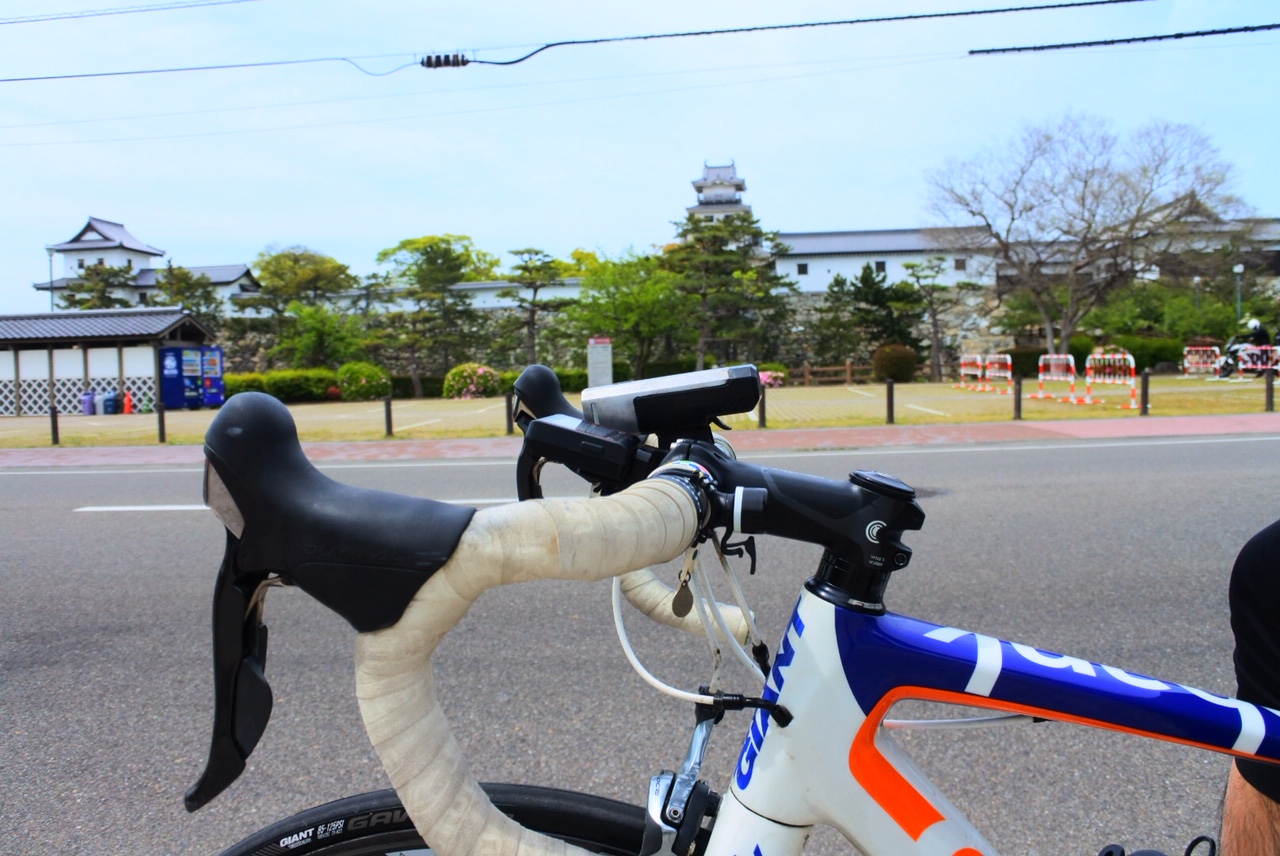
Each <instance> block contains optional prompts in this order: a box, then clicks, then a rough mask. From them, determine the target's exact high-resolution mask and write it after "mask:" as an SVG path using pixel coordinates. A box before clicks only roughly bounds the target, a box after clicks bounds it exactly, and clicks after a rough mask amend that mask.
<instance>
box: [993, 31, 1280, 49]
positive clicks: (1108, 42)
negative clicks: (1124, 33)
mask: <svg viewBox="0 0 1280 856" xmlns="http://www.w3.org/2000/svg"><path fill="white" fill-rule="evenodd" d="M1264 30H1280V24H1258V25H1257V26H1253V27H1230V28H1228V29H1223V30H1196V31H1195V32H1190V33H1167V34H1165V35H1162V36H1134V37H1132V38H1128V39H1099V40H1097V41H1092V42H1066V43H1063V44H1058V45H1029V46H1026V47H1019V48H983V49H982V50H973V51H969V55H970V56H979V55H983V54H1001V53H1031V52H1034V51H1061V50H1068V49H1069V48H1105V47H1111V46H1112V45H1133V44H1138V43H1139V42H1166V41H1170V40H1172V39H1199V38H1204V37H1206V36H1230V35H1234V34H1236V33H1259V32H1262V31H1264Z"/></svg>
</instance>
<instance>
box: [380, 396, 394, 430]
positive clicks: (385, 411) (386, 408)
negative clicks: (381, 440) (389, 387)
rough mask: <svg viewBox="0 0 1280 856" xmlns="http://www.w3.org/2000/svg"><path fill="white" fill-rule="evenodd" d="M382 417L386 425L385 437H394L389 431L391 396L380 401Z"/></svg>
mask: <svg viewBox="0 0 1280 856" xmlns="http://www.w3.org/2000/svg"><path fill="white" fill-rule="evenodd" d="M382 415H383V418H384V420H385V421H386V424H387V436H388V437H394V436H395V433H394V432H393V431H392V430H391V396H389V395H388V396H385V397H384V398H383V399H382Z"/></svg>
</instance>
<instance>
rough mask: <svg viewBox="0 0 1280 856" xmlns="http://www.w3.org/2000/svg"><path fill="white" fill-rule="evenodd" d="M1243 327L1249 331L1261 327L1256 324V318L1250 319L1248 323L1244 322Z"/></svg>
mask: <svg viewBox="0 0 1280 856" xmlns="http://www.w3.org/2000/svg"><path fill="white" fill-rule="evenodd" d="M1245 326H1246V327H1248V328H1249V329H1250V330H1257V329H1258V328H1259V327H1261V326H1262V325H1261V324H1260V323H1258V319H1257V318H1250V319H1249V320H1248V321H1246V322H1245Z"/></svg>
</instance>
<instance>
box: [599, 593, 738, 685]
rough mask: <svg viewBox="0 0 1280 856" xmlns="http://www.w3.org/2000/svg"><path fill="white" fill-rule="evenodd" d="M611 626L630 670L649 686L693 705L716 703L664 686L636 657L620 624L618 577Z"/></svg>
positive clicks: (624, 626) (620, 594) (620, 609)
mask: <svg viewBox="0 0 1280 856" xmlns="http://www.w3.org/2000/svg"><path fill="white" fill-rule="evenodd" d="M613 626H614V627H615V628H617V631H618V641H619V642H621V643H622V653H624V654H626V655H627V662H629V663H630V664H631V668H633V669H635V670H636V674H637V675H639V676H640V677H641V679H642V680H643V681H644V682H645V683H647V684H648V685H649V686H651V687H653V688H654V689H655V690H657V691H658V692H660V693H665V694H667V695H669V696H671V697H672V698H677V699H680V700H681V701H688V702H693V703H694V704H715V703H716V700H715V699H714V698H712V697H711V696H709V695H702V694H700V693H690V692H685V691H684V690H678V689H676V688H675V687H673V686H669V685H667V684H664V683H663V682H662V681H660V680H658V679H657V678H655V677H654V676H653V675H652V674H651V673H650V672H649V670H648V669H646V668H645V667H644V665H643V664H642V663H641V662H640V660H639V658H637V657H636V652H635V651H634V650H633V649H632V647H631V640H630V639H628V638H627V628H626V625H625V624H623V623H622V580H621V579H620V578H618V577H614V578H613Z"/></svg>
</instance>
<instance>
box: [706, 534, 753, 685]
mask: <svg viewBox="0 0 1280 856" xmlns="http://www.w3.org/2000/svg"><path fill="white" fill-rule="evenodd" d="M717 553H718V551H717ZM721 558H723V557H721ZM693 573H694V578H695V579H697V580H698V584H699V588H702V589H705V590H706V591H705V595H706V598H707V601H708V603H709V605H710V607H711V613H712V615H713V616H714V617H715V620H716V626H717V627H719V628H720V632H721V633H722V634H723V635H724V638H725V639H726V640H727V642H728V645H729V649H730V650H731V651H733V653H734V656H736V657H737V658H738V659H739V660H740V661H741V662H742V663H743V664H744V665H745V666H746V667H747V669H748V670H750V672H751V674H753V675H755V676H756V678H757V679H759V681H760V683H761V684H764V672H762V671H760V666H759V664H758V663H756V661H755V660H754V659H752V657H751V655H750V654H748V653H747V649H745V648H743V647H742V645H741V644H739V642H738V640H737V639H735V638H734V636H733V634H732V633H730V632H729V625H728V622H726V621H725V620H724V616H723V615H721V613H720V610H719V609H718V608H717V607H716V593H715V591H714V590H713V589H712V588H711V575H710V574H709V573H707V569H706V567H704V566H703V564H702V562H698V564H697V566H696V567H695V568H694V571H693ZM743 613H744V614H745V613H746V610H743Z"/></svg>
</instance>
